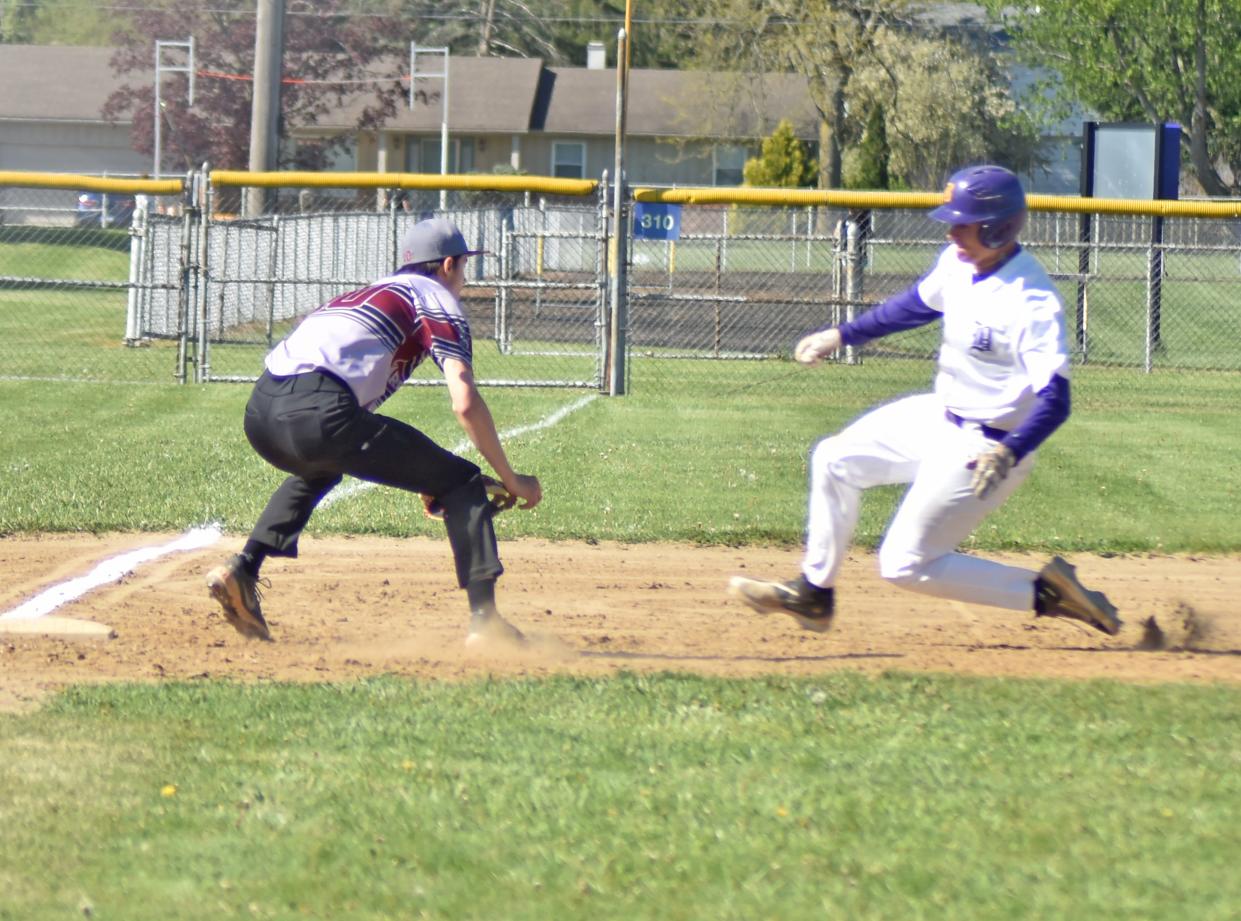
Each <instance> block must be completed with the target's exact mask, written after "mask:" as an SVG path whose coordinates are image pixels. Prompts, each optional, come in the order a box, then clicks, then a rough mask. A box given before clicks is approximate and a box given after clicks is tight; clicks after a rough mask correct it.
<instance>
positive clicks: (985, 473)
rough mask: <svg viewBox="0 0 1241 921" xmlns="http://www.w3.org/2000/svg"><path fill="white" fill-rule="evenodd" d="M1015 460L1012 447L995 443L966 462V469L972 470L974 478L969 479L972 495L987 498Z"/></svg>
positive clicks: (1005, 475)
mask: <svg viewBox="0 0 1241 921" xmlns="http://www.w3.org/2000/svg"><path fill="white" fill-rule="evenodd" d="M1016 462H1017V456H1016V455H1015V454H1013V449H1012V448H1010V447H1008V445H1003V444H997V445H995V446H994V447H993V448H991V449H990V450H987V451H984V452H983V453H982V454H979V455H978V456H977V457H976V458H974V459H973V460H972V461H970V462H969V463H968V464H966V465H965V467H966V469H967V470H973V471H974V479H973V480H971V481H970V488H971V489H973V490H974V495H975V496H977V497H978V498H979V499H985V498H987V496H989V495H990V494H991V491H992V490H993V489H995V488H996V487H997V486H999V485H1000V483H1002V482H1003V481H1004V479H1005V477H1007V476H1008V471H1010V470H1012V469H1013V464H1015V463H1016Z"/></svg>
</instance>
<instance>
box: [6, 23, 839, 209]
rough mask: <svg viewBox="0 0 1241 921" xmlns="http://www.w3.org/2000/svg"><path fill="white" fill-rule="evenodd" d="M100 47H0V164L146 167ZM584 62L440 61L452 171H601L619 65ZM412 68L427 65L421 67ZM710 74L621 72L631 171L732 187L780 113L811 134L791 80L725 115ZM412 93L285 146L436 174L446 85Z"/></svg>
mask: <svg viewBox="0 0 1241 921" xmlns="http://www.w3.org/2000/svg"><path fill="white" fill-rule="evenodd" d="M592 50H593V49H592ZM111 55H112V52H111V49H108V48H85V47H71V46H30V45H5V46H3V52H2V53H0V85H3V86H5V87H6V92H5V93H4V94H3V95H2V96H0V170H46V171H52V172H82V173H92V174H97V173H104V172H106V173H110V174H118V175H120V174H130V175H138V174H141V173H144V172H146V173H150V172H151V170H152V163H151V159H150V157H149V155H146V154H139V153H137V152H136V151H134V150H132V149H131V146H130V128H129V124H128V123H109V122H107V121H105V120H104V119H103V118H102V117H101V116H100V114H99V113H100V111H101V109H102V107H103V104H104V101H105V100H106V99H107V98H108V96H109V95H110V94H111V93H112V92H113V91H114V90H115V89H116V88H118V87H119V86H120V85H122V83H125V82H130V81H132V80H134V79H137V78H138V77H137V75H133V74H131V75H127V76H126V77H124V78H121V77H117V76H116V75H115V74H113V73H112V70H111V67H110V66H109V63H108V62H109V60H110V58H111ZM591 62H592V64H591V66H589V67H548V66H546V65H545V64H544V62H543V61H541V60H538V59H534V58H490V57H488V58H480V57H452V58H450V60H449V67H448V81H449V88H450V91H449V94H448V95H449V106H448V118H447V121H448V134H449V163H448V168H449V171H450V172H491V171H493V170H494V169H496V168H497V167H507V168H512V169H517V170H522V171H524V172H527V173H531V174H536V175H548V176H561V177H577V178H597V177H598V176H600V175H601V174H602V173H603V171H604V170H611V169H612V166H613V162H614V152H613V151H614V144H613V138H614V134H615V128H616V115H615V111H616V109H615V100H616V75H615V71H614V70H609V69H605V68H604V64H603V54H602V45H600V46H599V47H598V49H597V52H595V53H592V55H591ZM419 73H424V71H423V70H422V68H421V67H420V68H419ZM286 75H287V76H293V75H292V74H287V72H286ZM718 78H719V75H712V74H704V73H700V72H691V71H675V70H646V69H640V68H639V69H635V70H633V71H632V72H631V73H630V79H629V96H628V98H629V103H628V107H627V110H628V120H627V128H628V131H627V134H628V138H629V143H628V147H627V152H626V157H627V172H628V174H629V176H630V179H631V181H634V182H640V183H643V184H656V185H659V184H673V183H675V184H681V185H737V184H739V183H740V182H741V168H742V166H743V165H744V163H745V160H746V158H747V157H749V156H752V155H753V153H754V152H755V151H756V150H757V146H758V143H759V142H760V141H761V139H762V138H763V137H764V136H766V135H767V134H770V132H771V130H772V129H773V128H774V127H775V125H776V123H777V122H778V121H779V120H780V119H781V118H789V119H791V120H792V121H793V123H794V125H795V126H796V128H797V131H798V134H799V136H801V137H802V138H803V139H805V140H807V141H813V139H814V138H816V137H817V127H816V123H815V115H814V110H813V107H812V106H811V104H810V101H809V98H808V97H807V95H806V93H805V88H804V83H803V82H802V81H801V80H800V78H797V77H792V76H785V75H770V76H769V77H767V78H766V80H765V82H764V92H765V93H766V98H767V99H768V100H769V103H768V105H767V106H766V108H765V109H764V111H761V112H760V111H754V110H752V109H745V108H744V107H743V106H741V105H738V106H736V107H735V111H734V107H731V106H728V105H727V104H726V105H725V106H724V108H723V109H722V110H721V109H712V105H713V103H711V102H710V99H711V98H713V94H712V93H709V92H708V90H709V89H710V88H711V87H712V86H713V84H714V85H718V82H719V79H718ZM152 79H153V77H152ZM199 79H200V80H203V79H210V77H208V76H200V77H199ZM416 89H417V92H416V94H415V102H414V105H413V107H412V108H411V107H410V106H409V105H405V106H403V107H402V109H401V110H400V111H399V112H398V114H397V115H396V117H395V118H393V119H391V120H390V121H389V122H388V123H387V124H385V125H384V126H383V128H382V130H379V131H369V132H357V131H356V128H355V126H356V124H357V115H358V113H359V112H360V111H361V110H362V108H364V107H365V104H366V99H365V98H363V97H362V96H358V97H355V100H354V102H352V103H347V104H346V105H344V106H342V107H340V108H338V109H336V110H335V111H334V112H332V113H330V114H329V115H327V116H326V117H324V118H322V119H320V120H319V121H318V122H317V123H316V124H315V125H313V126H307V125H292V126H288V128H287V132H288V137H286V138H285V139H283V142H284V143H292V144H296V143H298V141H299V140H300V141H306V140H310V139H314V138H316V137H322V136H334V135H340V134H346V135H350V137H349V138H348V140H347V141H346V143H345V144H344V145H342V146H341V147H340V149H339V152H338V153H337V155H336V159H335V161H334V163H333V165H332V168H333V169H338V170H348V171H352V170H361V171H372V170H377V171H381V172H428V173H438V172H439V171H440V148H441V122H442V120H443V109H442V105H441V100H442V98H443V97H442V93H443V81H442V79H439V78H428V77H420V78H419V79H418V81H417V86H416ZM712 111H714V112H715V115H714V116H711V115H709V113H710V112H712ZM726 116H727V117H726ZM167 130H172V129H166V131H167ZM687 139H688V140H687Z"/></svg>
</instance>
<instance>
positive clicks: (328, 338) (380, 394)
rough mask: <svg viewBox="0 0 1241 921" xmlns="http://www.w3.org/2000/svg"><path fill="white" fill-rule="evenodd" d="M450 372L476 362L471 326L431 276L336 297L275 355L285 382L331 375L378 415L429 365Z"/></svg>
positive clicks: (270, 363) (271, 358)
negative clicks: (448, 364) (453, 362)
mask: <svg viewBox="0 0 1241 921" xmlns="http://www.w3.org/2000/svg"><path fill="white" fill-rule="evenodd" d="M427 355H430V356H431V359H432V360H433V361H434V362H435V364H436V366H438V367H439V368H440V370H441V371H442V370H443V368H444V361H445V359H448V358H455V359H457V360H458V361H461V362H464V363H465V364H467V365H470V364H472V363H473V345H472V341H471V338H470V324H469V322H468V321H467V320H466V318H465V315H464V314H463V313H462V312H461V305H460V304H459V303H458V302H457V299H456V298H455V297H453V295H452V293H451V292H450V291H449V290H448V289H447V288H445V287H444V286H443V285H441V284H440V283H439V282H438V281H436V280H435V279H434V278H428V277H426V276H424V275H414V274H398V275H389V276H388V277H387V278H383V279H380V280H379V281H377V282H375V283H374V284H371V285H368V286H367V287H365V288H362V289H360V290H358V291H350V292H349V293H348V294H342V295H340V296H339V297H336V298H333V299H332V300H330V301H328V302H327V303H326V304H324V305H323V306H322V307H320V308H318V309H317V310H315V311H314V312H313V313H311V314H308V315H307V317H306V319H304V320H302V322H301V324H300V325H299V326H298V327H297V328H296V329H295V330H293V332H291V333H290V334H289V335H288V336H287V337H286V338H285V339H284V340H283V341H282V342H281V343H280V344H279V345H277V346H276V347H275V348H274V349H272V350H271V352H270V353H269V354H268V356H267V362H266V364H267V370H268V371H270V372H271V373H272V374H276V375H279V376H282V377H284V376H288V375H292V374H302V373H305V372H307V371H319V370H321V371H328V372H331V373H332V374H334V375H335V376H336V377H339V378H340V379H341V380H343V381H344V382H345V383H347V384H348V385H349V387H350V388H351V389H352V390H353V394H354V396H356V397H357V399H358V405H360V406H362V407H363V408H364V409H367V410H371V411H374V409H375V408H376V407H378V406H379V404H380V403H382V402H383V401H384V400H386V399H388V397H390V396H392V394H393V393H395V392H396V390H397V388H399V387H400V386H401V384H403V383H404V382H405V381H406V380H407V379H408V378H409V375H410V374H411V373H413V370H414V369H415V368H416V367H418V365H419V364H421V363H422V360H423V359H424V358H426V357H427Z"/></svg>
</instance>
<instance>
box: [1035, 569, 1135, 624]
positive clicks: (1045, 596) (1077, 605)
mask: <svg viewBox="0 0 1241 921" xmlns="http://www.w3.org/2000/svg"><path fill="white" fill-rule="evenodd" d="M1035 593H1036V596H1037V598H1038V606H1039V608H1040V610H1039V611H1038V613H1040V614H1043V615H1046V616H1051V617H1071V618H1073V619H1074V620H1080V621H1082V622H1083V623H1086V624H1089V625H1090V626H1092V627H1094V628H1095V629H1096V630H1102V631H1103V632H1104V633H1106V634H1108V635H1109V636H1115V635H1116V634H1118V633H1119V632H1120V616H1119V615H1118V614H1117V611H1116V606H1115V605H1114V604H1112V603H1111V602H1110V601H1108V600H1107V596H1106V595H1104V594H1103V593H1102V592H1092V591H1090V589H1088V588H1086V587H1085V586H1083V585H1082V584H1081V582H1079V581H1077V569H1076V567H1074V566H1071V565H1069V563H1068V562H1066V561H1065V560H1064V559H1062V558H1061V557H1058V556H1056V557H1052V559H1051V562H1050V563H1048V564H1047V565H1046V566H1044V567H1043V569H1042V571H1041V572H1040V573H1039V574H1038V581H1037V582H1036V583H1035Z"/></svg>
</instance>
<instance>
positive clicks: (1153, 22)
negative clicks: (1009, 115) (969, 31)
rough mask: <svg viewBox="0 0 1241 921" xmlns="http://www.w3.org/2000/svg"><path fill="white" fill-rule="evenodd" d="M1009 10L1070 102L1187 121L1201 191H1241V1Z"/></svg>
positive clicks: (1042, 1)
mask: <svg viewBox="0 0 1241 921" xmlns="http://www.w3.org/2000/svg"><path fill="white" fill-rule="evenodd" d="M988 5H989V6H990V7H992V9H997V10H998V9H1000V8H1001V7H1005V6H1007V5H1008V4H1007V3H1006V2H1003V3H1002V2H1000V0H988ZM1009 15H1010V19H1009V23H1010V26H1011V30H1012V40H1013V44H1014V47H1015V48H1016V49H1017V51H1018V52H1019V53H1020V54H1021V55H1022V56H1023V58H1025V59H1026V60H1028V61H1030V62H1031V63H1034V64H1038V65H1041V66H1042V67H1043V68H1045V69H1049V70H1054V74H1053V75H1052V76H1051V77H1050V78H1049V80H1048V84H1049V85H1050V86H1051V87H1052V88H1053V89H1054V90H1055V91H1056V92H1057V93H1058V96H1059V99H1060V100H1061V102H1062V103H1063V104H1065V105H1068V104H1069V103H1071V102H1072V101H1075V100H1076V101H1080V102H1081V103H1082V104H1084V105H1085V106H1087V107H1089V108H1090V109H1093V110H1094V111H1095V112H1097V113H1098V114H1099V115H1100V116H1101V117H1102V118H1104V119H1106V120H1109V121H1145V122H1164V121H1174V122H1179V123H1180V124H1181V125H1182V126H1183V127H1185V128H1186V135H1185V138H1184V144H1185V147H1186V149H1187V152H1188V154H1189V157H1188V160H1189V162H1190V163H1191V164H1192V168H1193V173H1194V176H1195V177H1196V178H1197V180H1198V182H1199V184H1200V185H1201V186H1202V188H1203V190H1204V191H1205V192H1206V193H1207V194H1208V195H1216V196H1235V195H1238V194H1241V130H1238V129H1241V58H1238V56H1237V53H1236V49H1237V47H1238V44H1241V3H1238V2H1237V0H1126V2H1123V3H1120V2H1116V0H1039V2H1038V4H1037V5H1035V4H1029V3H1026V4H1021V5H1018V6H1017V7H1015V8H1013V9H1012V10H1010V13H1009Z"/></svg>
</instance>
